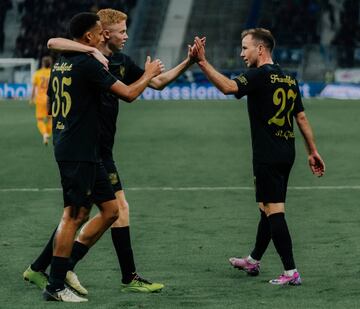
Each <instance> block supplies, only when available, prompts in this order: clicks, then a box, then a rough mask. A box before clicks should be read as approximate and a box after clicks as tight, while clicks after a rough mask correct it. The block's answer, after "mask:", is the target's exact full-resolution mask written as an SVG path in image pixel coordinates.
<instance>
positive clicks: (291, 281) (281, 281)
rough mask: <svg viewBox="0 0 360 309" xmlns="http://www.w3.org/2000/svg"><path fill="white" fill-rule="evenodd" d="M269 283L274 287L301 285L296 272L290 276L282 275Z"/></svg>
mask: <svg viewBox="0 0 360 309" xmlns="http://www.w3.org/2000/svg"><path fill="white" fill-rule="evenodd" d="M269 283H271V284H274V285H301V277H300V274H299V273H298V272H297V271H296V272H294V274H293V275H292V276H287V275H285V274H282V275H280V276H279V278H277V279H272V280H270V281H269Z"/></svg>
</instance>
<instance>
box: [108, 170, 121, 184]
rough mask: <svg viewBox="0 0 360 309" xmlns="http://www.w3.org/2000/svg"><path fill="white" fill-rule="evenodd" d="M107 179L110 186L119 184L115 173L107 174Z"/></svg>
mask: <svg viewBox="0 0 360 309" xmlns="http://www.w3.org/2000/svg"><path fill="white" fill-rule="evenodd" d="M109 179H110V182H111V184H112V185H115V184H117V183H118V182H119V179H118V176H117V174H116V173H110V174H109Z"/></svg>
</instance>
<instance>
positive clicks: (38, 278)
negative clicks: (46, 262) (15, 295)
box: [23, 266, 49, 290]
mask: <svg viewBox="0 0 360 309" xmlns="http://www.w3.org/2000/svg"><path fill="white" fill-rule="evenodd" d="M48 277H49V276H48V275H47V274H46V273H44V272H42V271H34V270H32V269H31V266H29V267H28V268H27V269H26V270H25V271H24V273H23V278H24V280H26V281H29V282H30V283H33V284H35V285H36V286H37V287H38V288H39V289H41V290H43V289H45V287H46V285H47V284H48Z"/></svg>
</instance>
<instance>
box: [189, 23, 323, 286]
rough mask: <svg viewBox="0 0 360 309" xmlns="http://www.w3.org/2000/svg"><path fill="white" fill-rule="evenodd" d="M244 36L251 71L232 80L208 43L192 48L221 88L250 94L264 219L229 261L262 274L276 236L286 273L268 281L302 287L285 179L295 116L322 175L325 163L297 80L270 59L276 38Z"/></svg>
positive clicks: (260, 33) (255, 33)
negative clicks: (247, 249) (245, 251)
mask: <svg viewBox="0 0 360 309" xmlns="http://www.w3.org/2000/svg"><path fill="white" fill-rule="evenodd" d="M241 37H242V49H241V55H240V56H241V58H242V59H243V60H244V62H245V63H246V65H247V67H248V68H249V70H247V71H246V72H245V73H244V74H241V75H239V76H238V77H236V78H235V79H233V80H231V79H229V78H227V77H226V76H224V75H222V74H221V73H219V72H218V71H216V69H215V68H214V67H213V66H212V65H211V64H210V63H209V62H208V61H207V59H206V57H205V48H204V45H203V44H201V41H200V39H199V38H198V37H196V38H195V48H194V50H193V55H194V56H196V57H197V61H198V65H199V67H200V68H201V70H202V71H203V72H204V74H205V75H206V76H207V78H208V79H209V80H210V81H211V82H212V83H213V84H214V85H215V86H216V87H217V88H218V89H219V90H220V91H222V92H223V93H224V94H234V95H235V96H236V97H237V98H241V97H242V96H245V95H247V106H248V113H249V119H250V128H251V138H252V149H253V172H254V179H255V188H256V201H257V202H258V203H259V208H260V222H259V225H258V230H257V235H256V242H255V247H254V249H253V251H252V252H251V253H250V255H249V256H248V257H245V258H236V257H233V258H230V264H231V265H232V266H234V267H235V268H238V269H241V270H244V271H245V272H247V273H248V274H250V275H254V276H256V275H258V274H259V270H260V260H261V258H262V256H263V254H264V253H265V251H266V248H267V247H268V244H269V242H270V240H271V239H272V240H273V243H274V246H275V248H276V250H277V252H278V254H279V256H280V258H281V261H282V264H283V267H284V272H283V274H281V275H280V276H279V277H278V278H276V279H273V280H270V283H271V284H276V285H287V284H289V285H300V284H301V278H300V274H299V272H298V271H297V268H296V266H295V261H294V258H293V252H292V241H291V237H290V233H289V230H288V227H287V224H286V220H285V198H286V191H287V183H288V177H289V173H290V170H291V168H292V165H293V163H294V159H295V144H294V138H295V135H294V126H293V118H295V121H296V123H297V125H298V127H299V129H300V132H301V133H302V135H303V137H304V140H305V145H306V149H307V152H308V162H309V166H310V169H311V171H312V172H313V174H315V175H316V176H319V177H320V176H322V175H323V174H324V172H325V164H324V161H323V160H322V158H321V156H320V155H319V153H318V151H317V148H316V145H315V141H314V135H313V132H312V129H311V127H310V124H309V121H308V120H307V117H306V115H305V112H304V107H303V104H302V101H301V96H300V90H299V85H298V82H297V81H296V79H294V78H293V77H291V76H290V75H288V74H287V73H285V72H284V71H283V70H282V69H281V68H280V66H279V65H278V64H274V62H273V60H272V56H271V53H272V50H273V48H274V46H275V40H274V38H273V36H272V34H271V32H270V31H268V30H266V29H263V28H255V29H249V30H245V31H244V32H242V35H241Z"/></svg>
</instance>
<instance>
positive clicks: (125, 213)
mask: <svg viewBox="0 0 360 309" xmlns="http://www.w3.org/2000/svg"><path fill="white" fill-rule="evenodd" d="M97 15H98V16H99V17H100V22H101V24H102V27H103V35H104V39H105V41H104V43H103V44H102V45H101V46H100V47H99V49H100V51H101V53H100V52H99V50H98V49H96V48H93V47H91V46H86V45H83V44H79V43H77V42H74V41H71V40H67V39H63V38H54V39H50V40H49V42H48V47H49V48H51V49H55V50H58V51H62V52H64V51H76V52H84V53H88V54H92V55H93V56H94V57H95V58H96V59H97V60H99V61H100V62H101V63H103V65H104V66H107V67H108V68H109V71H110V72H111V73H112V74H113V75H114V76H116V77H117V78H118V79H119V80H120V81H122V82H123V83H124V84H131V83H133V82H134V81H136V80H138V79H139V78H140V77H141V76H142V75H143V73H144V71H143V69H141V68H140V67H139V66H137V65H136V64H135V63H134V61H133V60H132V59H131V58H130V57H129V56H127V55H125V54H123V53H122V52H120V50H121V49H122V48H123V47H124V45H125V43H126V41H127V39H128V35H127V27H126V20H127V15H126V14H124V13H123V12H121V11H117V10H113V9H102V10H100V11H99V12H98V13H97ZM190 49H191V48H190V47H189V50H188V55H187V57H186V59H185V60H183V61H182V62H181V63H180V64H179V65H177V66H176V67H174V68H172V69H170V70H169V71H167V72H163V73H162V74H160V75H158V76H156V77H154V78H153V79H152V80H151V81H150V83H149V86H150V87H152V88H154V89H157V90H161V89H163V88H164V87H165V86H166V85H167V84H169V83H170V82H172V81H173V80H175V79H176V78H177V77H178V76H179V75H181V74H182V73H183V72H184V71H185V70H186V69H188V68H189V66H190V65H192V64H193V63H194V61H193V59H192V58H191V57H190ZM103 55H104V56H105V57H106V58H105V57H104V56H103ZM118 112H119V106H118V99H117V98H116V97H114V96H113V95H112V94H110V93H108V92H103V93H102V104H101V108H100V115H101V119H102V121H101V135H100V156H101V158H102V162H103V164H104V166H105V169H106V171H107V173H108V176H109V179H110V181H111V183H112V186H113V190H114V192H115V196H116V200H117V204H118V209H119V217H118V219H117V220H116V221H115V222H114V223H113V224H112V226H111V237H112V242H113V245H114V248H115V250H116V254H117V256H118V261H119V265H120V269H121V273H122V291H126V292H144V293H149V292H158V291H160V290H161V289H162V288H163V287H164V285H163V284H161V283H152V282H150V281H148V280H145V279H143V278H141V277H140V276H139V275H138V274H137V273H136V267H135V261H134V256H133V250H132V246H131V237H130V220H129V204H128V202H127V200H126V198H125V193H124V190H123V186H122V183H121V180H120V177H119V173H118V171H117V167H116V165H115V162H114V158H113V145H114V139H115V134H116V122H117V116H118ZM96 217H97V216H95V217H94V218H93V219H92V220H94V219H95V220H96ZM89 222H91V220H90V221H89ZM86 230H87V224H85V226H84V227H83V229H82V231H81V233H80V234H79V236H78V238H77V239H76V241H75V243H74V248H73V253H72V261H73V263H72V265H71V269H70V272H69V274H73V275H75V273H74V272H73V269H74V267H75V265H76V263H77V262H78V261H79V260H80V259H82V258H83V257H84V256H85V254H86V253H87V251H88V248H87V246H86V245H84V235H86ZM46 267H47V265H46V263H44V265H43V269H46ZM32 275H34V277H35V276H38V275H39V276H41V273H40V272H34V273H33V274H32ZM42 278H43V280H42V282H46V278H45V277H42ZM68 279H70V280H69V281H68V282H67V283H68V284H69V285H71V286H72V287H73V288H74V289H75V290H76V291H78V292H79V293H81V294H87V290H86V289H85V288H84V287H83V286H82V285H81V284H80V282H79V280H78V279H77V277H76V275H75V276H71V278H68ZM72 279H73V280H72ZM34 281H35V280H34ZM40 281H41V280H40V279H39V282H40ZM39 286H40V287H41V285H39Z"/></svg>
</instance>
